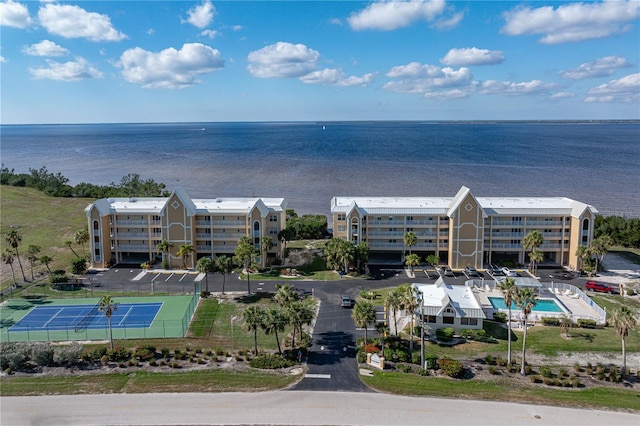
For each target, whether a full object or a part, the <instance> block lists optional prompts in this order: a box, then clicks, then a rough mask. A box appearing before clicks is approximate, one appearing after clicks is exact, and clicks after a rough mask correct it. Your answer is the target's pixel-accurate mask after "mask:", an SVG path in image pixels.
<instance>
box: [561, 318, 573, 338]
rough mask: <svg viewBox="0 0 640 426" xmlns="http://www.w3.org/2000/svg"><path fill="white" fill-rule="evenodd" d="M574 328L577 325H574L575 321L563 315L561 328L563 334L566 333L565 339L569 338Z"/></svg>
mask: <svg viewBox="0 0 640 426" xmlns="http://www.w3.org/2000/svg"><path fill="white" fill-rule="evenodd" d="M574 326H575V324H574V323H573V320H572V319H571V318H569V317H568V316H566V315H562V316H561V317H560V328H561V329H562V332H563V333H564V337H565V338H568V337H569V329H570V328H572V327H574Z"/></svg>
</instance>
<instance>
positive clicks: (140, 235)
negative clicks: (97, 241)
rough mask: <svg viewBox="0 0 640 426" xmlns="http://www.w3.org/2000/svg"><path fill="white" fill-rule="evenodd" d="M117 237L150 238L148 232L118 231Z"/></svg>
mask: <svg viewBox="0 0 640 426" xmlns="http://www.w3.org/2000/svg"><path fill="white" fill-rule="evenodd" d="M117 238H118V239H123V238H135V239H143V240H148V239H149V233H148V232H118V235H117Z"/></svg>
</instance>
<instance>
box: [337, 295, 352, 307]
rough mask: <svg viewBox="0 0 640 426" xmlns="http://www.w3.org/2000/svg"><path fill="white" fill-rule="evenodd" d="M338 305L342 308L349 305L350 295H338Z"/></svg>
mask: <svg viewBox="0 0 640 426" xmlns="http://www.w3.org/2000/svg"><path fill="white" fill-rule="evenodd" d="M340 306H342V307H343V308H350V307H351V297H349V296H340Z"/></svg>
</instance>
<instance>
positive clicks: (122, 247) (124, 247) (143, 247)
mask: <svg viewBox="0 0 640 426" xmlns="http://www.w3.org/2000/svg"><path fill="white" fill-rule="evenodd" d="M117 250H118V251H144V252H148V251H149V245H148V244H118V246H117Z"/></svg>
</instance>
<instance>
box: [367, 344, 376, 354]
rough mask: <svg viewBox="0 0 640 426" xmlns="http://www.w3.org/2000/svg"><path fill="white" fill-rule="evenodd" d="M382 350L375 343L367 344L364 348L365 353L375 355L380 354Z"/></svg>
mask: <svg viewBox="0 0 640 426" xmlns="http://www.w3.org/2000/svg"><path fill="white" fill-rule="evenodd" d="M379 350H380V349H379V348H378V347H377V346H376V345H375V344H374V343H367V344H366V345H365V347H364V351H365V353H368V354H373V353H378V351H379Z"/></svg>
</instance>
